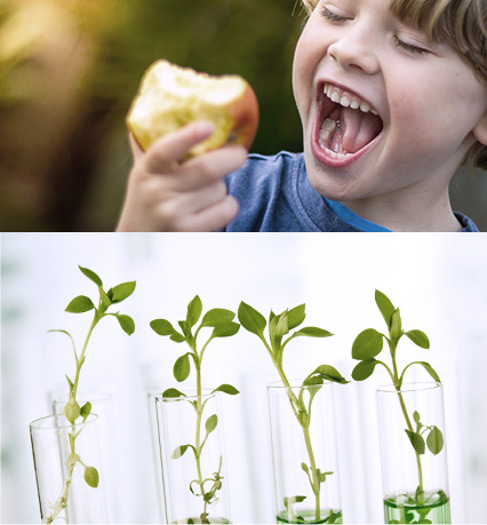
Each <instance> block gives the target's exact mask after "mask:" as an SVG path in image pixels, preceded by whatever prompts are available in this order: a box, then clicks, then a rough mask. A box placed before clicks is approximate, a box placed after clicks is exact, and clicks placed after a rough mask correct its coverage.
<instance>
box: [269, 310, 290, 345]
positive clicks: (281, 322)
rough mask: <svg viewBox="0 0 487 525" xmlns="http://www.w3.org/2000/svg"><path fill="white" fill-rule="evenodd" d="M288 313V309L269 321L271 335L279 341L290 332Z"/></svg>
mask: <svg viewBox="0 0 487 525" xmlns="http://www.w3.org/2000/svg"><path fill="white" fill-rule="evenodd" d="M287 315H288V313H287V310H286V311H284V312H282V314H279V315H275V316H274V317H273V318H272V321H270V323H269V334H270V337H271V338H272V339H273V340H274V341H276V342H279V341H280V340H281V338H282V336H283V335H286V334H288V333H289V325H288V317H287Z"/></svg>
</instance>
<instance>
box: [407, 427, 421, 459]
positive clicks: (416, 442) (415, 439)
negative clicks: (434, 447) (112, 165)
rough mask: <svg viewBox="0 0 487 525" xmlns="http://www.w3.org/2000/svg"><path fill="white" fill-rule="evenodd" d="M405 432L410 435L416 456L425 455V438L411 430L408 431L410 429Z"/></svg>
mask: <svg viewBox="0 0 487 525" xmlns="http://www.w3.org/2000/svg"><path fill="white" fill-rule="evenodd" d="M405 432H406V434H407V435H408V438H409V441H410V442H411V445H412V446H413V448H414V450H415V451H416V454H424V451H425V443H424V439H423V436H421V435H420V434H418V433H416V432H412V431H411V430H408V429H405Z"/></svg>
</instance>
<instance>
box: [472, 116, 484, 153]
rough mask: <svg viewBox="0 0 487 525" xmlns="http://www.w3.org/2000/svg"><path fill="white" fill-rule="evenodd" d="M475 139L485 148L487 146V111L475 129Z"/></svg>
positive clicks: (473, 131)
mask: <svg viewBox="0 0 487 525" xmlns="http://www.w3.org/2000/svg"><path fill="white" fill-rule="evenodd" d="M472 133H473V135H474V137H475V138H476V139H477V140H478V141H479V142H480V143H481V144H483V145H484V146H487V111H486V112H485V113H484V114H483V116H482V118H481V119H480V120H479V121H478V122H477V125H476V126H475V127H474V128H473V130H472Z"/></svg>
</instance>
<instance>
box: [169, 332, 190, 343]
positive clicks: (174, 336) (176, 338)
mask: <svg viewBox="0 0 487 525" xmlns="http://www.w3.org/2000/svg"><path fill="white" fill-rule="evenodd" d="M169 339H170V340H171V341H174V342H175V343H184V341H186V337H184V335H183V334H180V333H179V332H174V333H173V334H172V335H171V337H170V338H169Z"/></svg>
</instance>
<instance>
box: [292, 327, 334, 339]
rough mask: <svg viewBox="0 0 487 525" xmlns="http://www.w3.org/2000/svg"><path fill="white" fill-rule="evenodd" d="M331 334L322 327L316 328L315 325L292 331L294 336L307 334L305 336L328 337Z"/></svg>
mask: <svg viewBox="0 0 487 525" xmlns="http://www.w3.org/2000/svg"><path fill="white" fill-rule="evenodd" d="M332 335H333V334H332V333H331V332H328V330H324V329H323V328H317V327H316V326H307V327H305V328H301V329H300V330H298V331H297V332H294V336H295V337H296V336H307V337H330V336H332Z"/></svg>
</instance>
